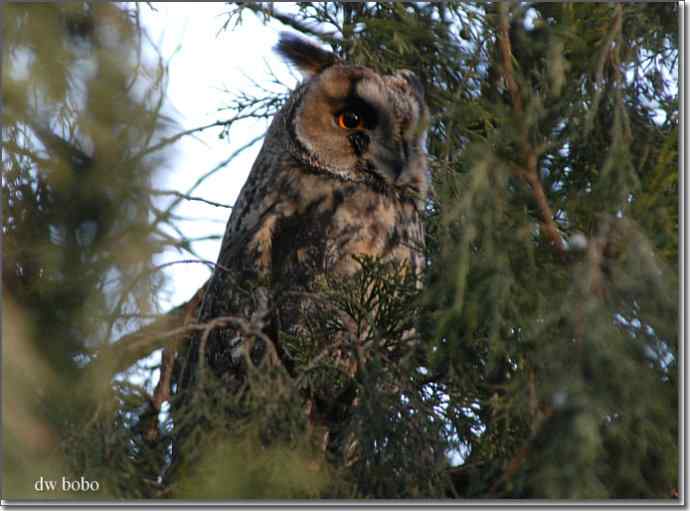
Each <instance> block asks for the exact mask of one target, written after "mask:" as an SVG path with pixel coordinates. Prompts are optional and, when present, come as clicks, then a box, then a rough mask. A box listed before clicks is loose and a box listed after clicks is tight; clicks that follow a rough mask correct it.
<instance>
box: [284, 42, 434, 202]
mask: <svg viewBox="0 0 690 511" xmlns="http://www.w3.org/2000/svg"><path fill="white" fill-rule="evenodd" d="M276 50H277V51H278V53H280V54H281V55H282V56H283V57H284V58H285V59H286V60H287V61H288V62H290V63H291V64H293V65H295V66H296V67H297V68H298V69H299V70H300V71H301V72H302V74H303V75H304V77H305V82H304V83H303V84H302V85H301V86H300V87H299V88H298V89H297V91H296V92H295V94H296V96H294V98H295V100H294V102H293V103H292V105H291V110H292V113H291V115H290V116H289V118H288V119H289V122H290V126H289V129H290V131H291V133H292V135H291V136H292V137H293V139H294V140H293V142H294V144H295V145H296V146H297V147H298V148H299V150H300V151H301V153H302V154H301V157H302V158H303V159H305V160H306V161H307V163H309V164H310V165H311V166H312V167H316V168H318V169H320V170H323V171H326V172H329V173H331V174H334V175H336V176H338V177H340V178H343V179H348V180H353V181H366V182H373V183H377V184H382V185H384V186H388V187H392V188H394V189H397V190H399V191H401V192H404V193H408V194H410V193H411V194H414V195H415V196H417V197H421V198H423V197H424V196H425V195H426V192H427V188H428V184H427V183H428V176H427V164H426V154H425V138H426V127H427V124H428V118H429V113H428V109H427V106H426V103H425V102H424V91H423V87H422V84H421V82H420V81H419V79H418V78H417V77H416V76H415V75H414V73H412V72H411V71H408V70H401V71H398V72H396V73H395V74H392V75H381V74H379V73H377V72H376V71H374V70H372V69H370V68H367V67H363V66H354V65H349V64H347V63H344V62H342V61H341V60H339V59H338V57H336V56H335V55H334V54H333V53H330V52H328V51H325V50H323V49H321V48H319V47H317V46H315V45H313V44H311V43H309V42H306V41H304V40H302V39H300V38H298V37H296V36H293V35H290V34H285V33H284V34H282V35H281V39H280V42H279V43H278V45H277V47H276Z"/></svg>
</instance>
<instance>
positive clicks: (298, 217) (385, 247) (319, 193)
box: [270, 175, 424, 285]
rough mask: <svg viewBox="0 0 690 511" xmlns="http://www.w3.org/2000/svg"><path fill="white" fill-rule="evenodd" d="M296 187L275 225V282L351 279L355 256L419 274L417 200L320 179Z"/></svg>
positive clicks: (420, 242)
mask: <svg viewBox="0 0 690 511" xmlns="http://www.w3.org/2000/svg"><path fill="white" fill-rule="evenodd" d="M298 182H299V186H296V185H297V182H295V183H294V185H295V186H294V187H291V188H292V189H291V190H290V192H289V193H287V194H282V196H283V197H290V199H288V200H289V203H286V205H285V207H284V208H283V210H284V211H285V213H286V214H283V215H281V216H279V217H277V218H276V219H275V221H274V222H272V225H271V226H270V227H271V228H270V237H271V241H270V246H271V254H270V260H271V268H270V273H271V277H272V280H273V281H284V280H286V279H289V281H290V282H291V283H292V284H293V285H294V284H296V283H302V284H305V285H308V282H309V281H311V280H312V279H313V278H314V276H315V275H318V274H323V273H328V274H335V275H342V276H347V275H352V274H353V273H355V272H356V271H357V270H358V269H359V267H360V264H359V262H358V261H357V259H356V256H368V257H372V258H376V259H381V260H383V261H398V262H403V263H405V264H406V265H407V266H408V268H409V269H410V270H411V271H414V272H415V273H420V272H421V270H422V266H423V261H424V259H423V243H424V232H423V225H422V221H421V218H420V215H419V212H418V210H417V207H416V205H415V204H414V202H413V201H409V200H404V199H400V198H399V197H396V196H394V195H393V194H387V193H383V192H380V191H378V190H374V189H372V188H371V187H369V186H367V185H365V184H362V183H347V182H342V181H338V180H334V179H331V178H324V177H321V176H313V175H309V176H303V177H301V178H300V179H299V180H298Z"/></svg>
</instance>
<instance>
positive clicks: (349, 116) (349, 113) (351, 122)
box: [336, 110, 364, 130]
mask: <svg viewBox="0 0 690 511" xmlns="http://www.w3.org/2000/svg"><path fill="white" fill-rule="evenodd" d="M336 121H337V123H338V126H340V127H341V128H343V129H347V130H355V129H362V128H364V117H363V116H362V115H361V114H359V113H358V112H355V111H354V110H345V111H344V112H340V113H339V114H338V116H337V117H336Z"/></svg>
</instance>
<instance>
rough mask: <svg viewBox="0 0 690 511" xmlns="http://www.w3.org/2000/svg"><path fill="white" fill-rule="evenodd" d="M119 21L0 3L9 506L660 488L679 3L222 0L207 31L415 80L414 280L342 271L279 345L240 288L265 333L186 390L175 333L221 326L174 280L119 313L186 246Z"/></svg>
mask: <svg viewBox="0 0 690 511" xmlns="http://www.w3.org/2000/svg"><path fill="white" fill-rule="evenodd" d="M137 14H138V13H137V10H136V8H125V7H123V6H119V5H116V4H81V3H80V4H64V5H62V4H61V5H41V6H36V5H27V4H11V5H9V6H4V7H3V24H4V25H3V29H4V34H5V41H6V42H7V44H6V45H5V47H4V49H3V71H5V72H4V73H3V84H2V101H3V114H2V115H3V142H2V143H3V177H2V200H3V205H2V207H3V266H2V271H3V273H2V277H3V317H4V319H5V320H4V321H3V360H4V365H3V378H4V380H3V384H4V385H3V389H4V390H3V415H4V419H5V420H4V421H3V428H4V429H3V434H4V439H5V440H4V444H5V445H6V446H13V447H11V448H10V449H9V452H8V453H7V454H6V459H5V464H4V466H5V468H4V482H5V484H4V488H5V491H6V493H7V495H6V496H7V497H14V498H28V497H32V498H43V497H46V496H50V497H53V498H54V497H56V496H57V495H46V494H39V493H37V491H36V489H35V488H34V487H33V486H32V485H33V482H34V481H35V480H36V479H38V477H39V475H41V474H43V475H47V474H49V473H50V474H71V475H73V476H75V477H76V478H78V476H79V475H85V476H86V478H87V479H90V480H98V481H99V482H100V490H99V492H97V495H96V496H97V497H98V498H113V497H116V498H142V497H144V498H171V499H174V498H194V499H205V498H214V499H237V498H243V499H247V498H270V499H280V498H348V499H351V498H401V499H402V498H437V499H445V498H457V499H469V498H473V499H483V498H496V499H498V498H548V499H578V500H586V499H610V498H654V499H672V498H677V496H678V490H679V487H680V486H679V485H680V482H679V470H678V467H679V463H680V462H681V457H680V451H679V435H680V434H681V432H680V428H679V395H678V391H679V388H678V382H679V379H678V371H679V365H680V362H681V361H680V358H679V310H678V297H679V292H680V281H679V268H678V261H679V248H678V239H679V233H678V229H679V207H678V204H679V200H678V198H679V180H678V155H679V152H678V151H679V148H678V131H679V122H680V116H679V102H678V67H679V51H678V44H679V38H678V16H679V7H678V5H677V4H676V3H672V2H658V3H650V4H644V3H637V2H636V3H541V2H534V3H532V2H520V3H508V2H493V3H465V2H442V3H441V2H416V3H410V2H367V3H350V2H347V3H335V2H316V3H311V2H298V3H295V4H288V5H283V4H281V3H249V2H247V3H245V2H236V3H233V4H231V5H230V8H229V12H228V18H227V23H226V24H225V30H232V29H236V28H237V27H238V26H239V27H241V23H242V20H243V19H244V17H246V16H259V17H260V18H261V19H262V20H265V21H266V22H271V23H276V24H281V25H283V26H284V27H287V28H288V29H290V30H292V31H295V32H297V33H299V34H301V35H302V36H304V37H308V38H310V39H312V40H314V41H316V42H318V43H320V44H322V45H324V47H326V48H329V49H331V50H333V51H335V52H336V53H338V54H339V55H340V56H342V57H343V58H344V59H346V60H347V61H349V62H353V63H359V64H363V65H367V66H370V67H372V68H375V69H377V70H379V71H381V72H392V71H395V70H398V69H401V68H407V69H410V70H412V71H414V72H415V74H417V76H419V77H420V79H421V80H422V81H423V83H424V86H425V90H426V98H427V102H428V103H429V106H430V108H431V112H432V122H431V126H430V131H429V136H428V141H427V149H428V152H429V157H430V158H429V160H430V165H431V169H430V172H431V175H432V178H433V183H434V191H433V193H432V195H431V196H430V197H429V200H428V204H427V208H426V213H427V215H426V219H425V222H426V226H427V233H428V234H427V235H428V239H427V250H428V253H427V272H426V274H425V277H424V278H425V285H424V289H422V290H419V289H417V287H416V286H415V284H414V282H410V279H409V278H406V276H405V275H404V272H400V271H399V269H396V268H390V267H385V266H382V265H381V264H380V263H379V262H378V261H375V260H362V266H363V271H362V272H361V274H359V275H357V276H356V278H353V279H352V280H351V281H346V282H324V283H323V289H322V290H321V292H319V293H318V297H315V300H314V304H315V305H314V307H313V308H311V309H310V310H309V312H308V317H307V318H306V321H305V324H306V325H307V326H308V328H307V331H306V332H305V333H304V335H301V336H293V337H289V336H282V337H281V338H280V339H274V340H271V339H262V336H263V335H264V334H263V333H262V323H261V318H262V316H261V313H262V311H261V310H260V307H259V306H257V310H254V311H251V314H248V315H247V317H245V318H234V319H232V321H235V324H239V325H241V328H242V329H243V333H244V334H245V335H246V336H247V337H248V338H252V336H253V338H254V339H255V340H257V342H258V341H261V343H259V344H261V345H262V346H263V348H262V350H259V351H261V353H259V354H258V355H257V354H256V352H251V351H247V352H248V353H251V356H247V357H246V360H245V368H246V371H245V372H246V378H245V379H244V380H243V381H242V382H240V383H239V384H238V385H228V384H227V382H223V381H221V380H220V379H217V378H214V377H213V375H212V374H211V373H208V372H204V371H203V370H200V371H199V372H198V373H195V374H196V376H195V378H196V380H195V385H193V386H187V385H182V381H181V380H180V378H181V374H183V373H184V371H183V369H184V368H183V367H182V365H183V364H184V363H185V361H188V360H190V359H192V358H190V357H189V353H188V352H187V351H188V350H189V349H190V346H193V347H198V345H195V344H193V343H189V342H188V339H190V336H191V338H193V337H194V336H197V337H196V338H197V339H198V338H203V335H204V333H205V332H208V329H209V328H216V327H219V326H222V325H221V323H222V318H221V319H219V320H218V321H217V322H216V323H213V324H205V325H204V324H198V323H196V322H195V316H194V314H195V310H196V307H197V306H198V295H197V296H196V297H195V298H193V299H192V300H190V302H189V303H187V304H185V305H184V306H181V307H179V308H177V309H175V310H173V311H170V312H168V313H167V314H165V315H155V314H153V315H152V316H155V319H153V320H152V321H148V322H147V321H143V320H142V319H143V317H144V316H146V315H148V314H149V313H150V311H151V310H152V309H151V307H152V304H153V305H155V291H156V286H157V285H159V284H160V281H159V277H158V275H159V274H158V272H156V271H155V267H153V264H152V256H153V254H155V253H156V252H157V251H159V250H162V249H163V248H164V247H166V246H171V245H172V246H179V247H182V248H185V249H186V248H189V247H190V245H189V243H188V242H189V240H184V239H182V238H180V239H172V238H171V236H170V235H168V234H166V232H169V231H163V230H162V229H161V225H162V224H163V223H172V224H174V216H173V215H172V211H171V210H160V209H156V206H155V202H154V201H153V199H152V197H154V194H155V193H156V190H154V189H153V187H152V184H151V183H152V181H151V179H152V176H153V175H154V173H155V171H156V170H157V168H158V167H159V164H160V160H158V159H156V156H158V155H159V154H160V151H161V150H162V149H163V148H164V147H165V146H166V145H167V144H168V143H171V142H173V141H174V140H176V139H177V138H179V137H177V136H171V137H167V138H166V137H165V136H164V128H165V126H166V123H165V118H164V116H162V114H161V111H160V108H161V104H162V103H161V101H162V98H163V95H164V85H165V70H166V69H165V66H164V65H163V64H162V63H160V62H158V63H157V65H156V64H155V63H154V65H153V66H151V63H148V64H147V63H144V62H142V61H141V60H138V59H137V55H139V56H140V55H141V48H142V47H143V46H145V45H146V40H145V38H143V37H142V33H143V32H142V28H141V26H140V25H139V24H138V23H137V20H138V17H137ZM219 37H222V33H221V34H220V35H219ZM55 41H59V44H55ZM86 63H88V65H87V64H86ZM92 68H93V71H88V70H89V69H92ZM135 84H136V85H135ZM146 87H148V92H146V93H142V88H146ZM266 94H267V95H266V96H265V97H250V96H241V97H238V98H236V99H235V101H234V102H233V103H232V104H233V105H234V108H235V110H236V111H235V112H234V113H236V114H237V116H236V118H242V117H244V116H251V115H255V116H256V117H266V116H270V115H271V113H272V112H273V111H275V109H276V108H277V107H279V106H280V104H281V101H282V99H283V98H282V97H281V96H278V95H273V94H272V93H270V92H267V93H266ZM257 105H258V106H259V108H258V109H257V108H256V107H257ZM237 122H240V121H237ZM152 218H153V219H154V221H153V222H152V221H151V219H152ZM119 247H127V249H126V250H121V249H118V248H119ZM190 250H191V249H190ZM192 255H193V254H192ZM202 284H203V283H201V282H200V283H199V285H200V286H201V285H202ZM202 292H203V288H202V289H201V290H200V293H202ZM133 316H136V317H137V318H138V321H137V322H131V321H132V317H133ZM146 317H149V316H146ZM343 317H347V318H348V321H349V323H348V325H347V326H348V328H352V325H355V326H357V325H361V330H362V331H366V340H367V342H366V343H365V346H366V348H365V349H363V350H360V351H358V352H357V353H354V354H353V355H352V356H356V357H358V358H357V360H358V363H357V366H356V370H348V369H347V368H344V367H343V366H342V364H340V363H339V362H338V361H339V358H338V357H339V356H340V354H342V353H344V352H346V351H347V350H348V349H350V347H348V346H347V345H345V344H344V343H343V342H342V341H339V339H342V336H340V335H339V331H340V330H342V329H343V328H344V326H343V321H342V320H341V318H343ZM226 321H230V319H227V320H226ZM133 326H136V327H137V328H141V329H140V330H138V331H137V333H136V334H134V335H131V334H130V335H128V336H124V337H121V336H122V333H123V332H126V331H130V330H131V329H132V327H133ZM118 339H119V340H118ZM273 341H279V342H277V343H276V345H280V346H284V347H286V348H285V349H287V350H288V351H289V352H290V353H291V358H290V360H291V364H290V367H286V366H285V364H284V363H282V362H281V360H280V357H278V356H273V355H272V352H271V349H272V348H271V347H272V346H273V345H274V344H273ZM160 348H164V350H163V352H162V356H161V360H162V363H161V366H160V367H147V366H142V363H143V362H142V361H145V360H148V359H147V357H148V356H149V355H150V354H151V353H153V352H154V351H155V350H158V349H160ZM155 369H160V370H159V371H154V370H155ZM135 373H136V374H137V375H141V374H144V375H148V377H149V378H150V381H148V382H146V381H145V382H144V383H141V381H140V380H141V378H139V379H137V378H135V377H133V375H134V374H135ZM154 374H155V378H154V376H153V375H154ZM8 387H9V388H11V390H10V389H9V388H8ZM154 387H155V390H154ZM74 389H79V392H76V393H75V392H74ZM165 402H167V403H168V404H167V405H164V404H163V403H165ZM315 403H318V404H319V410H327V413H325V414H324V415H323V416H320V417H317V418H315V417H313V414H312V413H311V412H312V410H313V408H311V407H313V406H315ZM324 404H327V405H328V406H324ZM326 432H328V434H326ZM43 452H50V453H51V455H50V456H48V457H44V456H42V454H41V453H43ZM10 467H12V468H10ZM41 470H42V471H43V472H41ZM53 478H57V477H53ZM62 496H65V495H62ZM69 496H70V497H71V498H74V497H85V496H86V497H89V498H94V496H95V495H94V494H90V495H84V494H83V493H80V494H74V495H69Z"/></svg>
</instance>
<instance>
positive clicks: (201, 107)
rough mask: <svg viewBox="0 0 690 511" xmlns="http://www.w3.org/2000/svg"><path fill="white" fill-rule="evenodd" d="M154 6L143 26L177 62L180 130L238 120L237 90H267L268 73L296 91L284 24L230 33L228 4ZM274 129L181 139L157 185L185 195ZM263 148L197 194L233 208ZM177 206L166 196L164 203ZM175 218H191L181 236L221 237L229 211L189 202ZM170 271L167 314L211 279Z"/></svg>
mask: <svg viewBox="0 0 690 511" xmlns="http://www.w3.org/2000/svg"><path fill="white" fill-rule="evenodd" d="M154 7H155V8H156V10H157V12H153V11H151V10H150V9H149V8H148V7H147V6H144V5H142V6H141V10H142V18H143V23H144V26H145V27H146V29H147V31H148V33H149V36H150V37H151V39H152V41H153V42H154V43H155V44H156V45H157V46H158V47H159V50H160V51H161V53H162V55H163V57H164V58H165V59H166V60H167V59H169V58H171V60H170V77H169V88H168V99H169V104H168V108H169V112H168V113H170V114H172V116H173V117H174V118H175V119H176V120H177V122H178V123H179V125H180V128H181V129H191V128H194V127H197V126H203V125H206V124H210V123H212V122H214V121H217V120H223V119H227V118H229V117H230V116H231V115H232V113H230V112H227V111H226V112H219V111H218V109H219V108H222V107H224V106H227V105H228V104H229V102H230V100H231V99H232V92H233V91H239V90H242V91H251V90H254V89H255V87H254V86H253V85H252V83H251V81H250V79H251V80H255V81H256V82H257V83H259V84H262V85H263V84H265V83H268V82H269V81H270V76H269V73H268V71H267V66H270V68H271V69H272V71H273V72H274V73H275V74H276V75H277V76H278V77H279V78H280V80H281V81H283V82H284V83H286V84H288V85H290V86H291V87H292V86H294V85H295V84H296V79H295V76H294V74H293V73H291V72H290V70H289V69H288V67H287V66H286V65H285V63H283V62H282V61H281V60H280V59H279V58H278V57H277V56H276V55H275V54H274V53H273V46H274V45H275V43H276V42H277V40H278V33H279V32H280V31H281V30H285V28H284V27H283V26H282V25H280V24H278V23H276V22H273V23H270V24H267V25H263V24H262V23H261V22H260V21H259V20H257V18H256V17H255V16H253V15H245V16H244V17H243V23H242V25H241V26H239V27H238V28H236V29H234V30H224V31H223V30H221V27H222V26H223V24H224V22H225V21H226V20H227V13H228V12H229V10H230V7H229V6H227V5H226V4H224V3H213V2H200V3H156V4H154ZM281 7H282V8H283V9H284V7H285V6H281ZM267 125H268V123H267V122H262V121H253V120H249V121H241V122H240V123H238V124H237V125H236V126H234V127H233V128H232V130H231V131H230V137H229V140H228V139H224V140H221V139H219V137H218V135H219V134H220V132H221V128H220V127H217V128H212V129H208V130H205V131H204V132H201V133H199V134H197V135H195V136H194V137H185V138H183V139H181V140H180V141H178V142H177V143H176V145H175V147H174V149H173V151H172V152H171V157H170V158H169V160H168V168H167V169H166V172H164V173H163V176H164V179H163V182H161V183H158V186H159V187H160V188H164V189H167V190H175V191H178V192H182V193H184V192H186V191H187V190H188V189H189V188H190V187H191V186H192V185H193V183H194V182H195V181H196V180H197V179H198V178H199V177H200V176H201V175H203V174H205V173H206V172H208V171H209V170H211V169H212V168H214V167H215V166H216V165H218V164H219V163H220V162H222V161H223V160H225V159H227V158H228V157H229V156H230V155H231V154H232V152H233V151H235V150H236V149H237V148H238V147H240V146H242V145H244V144H246V143H247V142H249V141H250V140H252V139H253V138H255V137H256V136H257V135H260V134H261V133H262V132H263V131H264V130H265V129H266V127H267ZM260 147H261V141H259V142H258V143H256V144H255V145H254V146H253V147H251V148H250V149H248V150H246V151H245V152H244V153H242V155H241V156H239V157H238V158H236V159H235V160H233V161H232V162H231V163H230V164H229V165H228V166H226V167H225V168H224V169H223V170H221V171H219V172H218V173H216V174H214V175H213V176H212V177H210V178H209V179H208V180H207V181H206V182H205V183H204V184H203V185H201V186H200V187H199V188H197V189H196V190H195V191H194V193H193V195H194V196H197V197H203V198H204V199H206V200H209V201H213V202H218V203H222V204H229V205H232V204H233V203H234V202H235V199H236V198H237V195H238V193H239V191H240V189H241V187H242V185H243V184H244V181H245V180H246V178H247V175H248V173H249V170H250V168H251V165H252V163H253V161H254V159H255V158H256V155H257V154H258V151H259V149H260ZM170 200H171V198H168V197H163V198H161V204H165V203H167V202H168V201H170ZM176 213H177V214H179V215H181V216H184V217H189V218H190V219H191V220H190V221H184V222H179V223H178V227H179V228H180V229H181V230H182V232H184V233H185V234H186V235H187V236H189V237H190V238H198V237H203V236H208V235H213V234H216V235H220V236H222V235H223V232H224V230H225V222H226V221H227V218H228V216H229V214H230V210H229V209H225V208H218V207H213V206H209V205H207V204H204V203H202V202H190V201H183V202H182V203H181V204H180V206H179V207H178V208H177V210H176ZM194 248H195V250H196V251H197V252H198V253H199V255H200V256H201V257H202V258H203V259H206V260H210V261H213V262H215V261H216V258H217V256H218V250H219V248H220V240H218V241H201V242H197V243H195V244H194ZM190 258H191V256H190V255H189V254H185V253H178V252H177V251H169V252H167V253H166V254H164V255H163V256H161V257H159V258H158V260H157V261H156V263H157V264H162V263H166V262H169V261H175V260H182V259H190ZM164 271H166V274H167V275H168V277H169V283H168V286H167V288H166V293H164V294H163V296H162V297H161V298H162V305H163V309H164V310H167V309H168V308H170V307H172V306H174V305H177V304H179V303H181V302H184V301H185V300H187V299H188V298H189V297H191V295H192V294H193V293H194V292H195V291H196V290H197V289H198V288H199V286H201V284H203V283H204V281H205V280H206V278H207V277H208V276H209V274H210V270H209V268H208V267H206V266H205V265H202V264H181V265H173V266H169V267H168V268H167V269H165V270H164Z"/></svg>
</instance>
